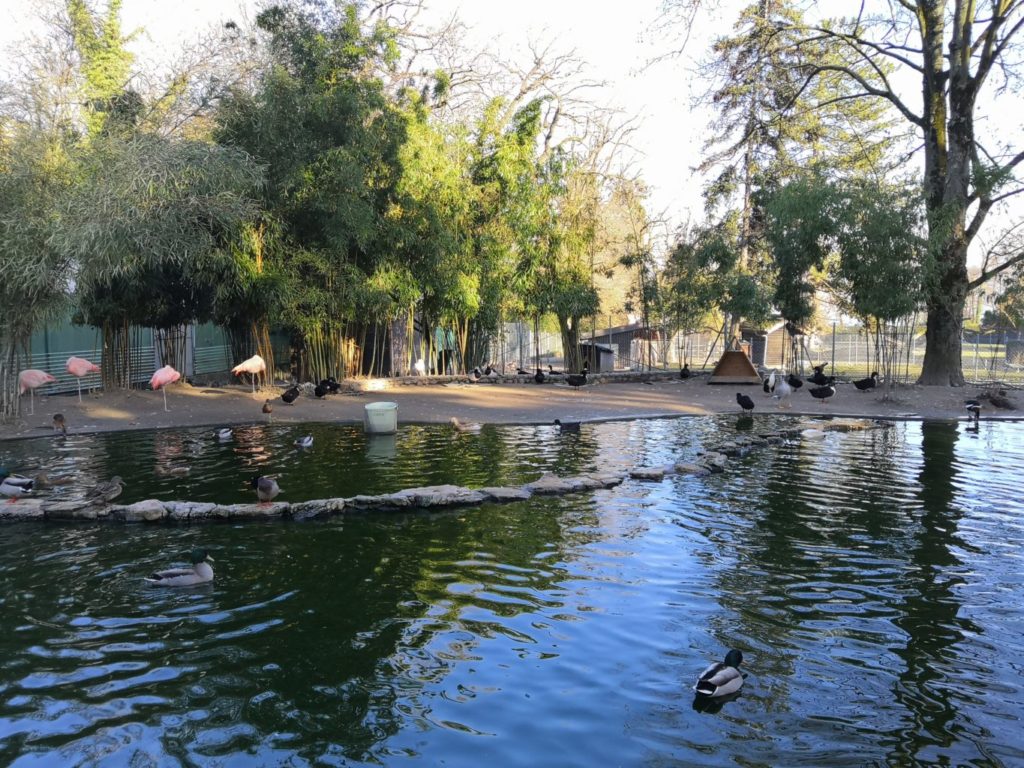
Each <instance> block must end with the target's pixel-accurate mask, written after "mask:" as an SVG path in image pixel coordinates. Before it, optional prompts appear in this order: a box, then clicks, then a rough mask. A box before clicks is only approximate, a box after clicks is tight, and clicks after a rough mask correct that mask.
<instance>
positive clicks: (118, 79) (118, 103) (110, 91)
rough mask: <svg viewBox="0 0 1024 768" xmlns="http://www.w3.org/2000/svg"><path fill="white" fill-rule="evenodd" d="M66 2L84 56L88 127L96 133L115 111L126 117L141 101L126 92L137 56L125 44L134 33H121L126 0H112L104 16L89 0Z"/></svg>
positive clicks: (78, 47) (82, 57) (83, 71)
mask: <svg viewBox="0 0 1024 768" xmlns="http://www.w3.org/2000/svg"><path fill="white" fill-rule="evenodd" d="M66 2H67V12H68V19H69V21H70V23H71V34H72V37H73V39H74V42H75V48H76V50H77V51H78V54H79V56H80V57H81V72H82V77H83V80H84V84H83V87H82V91H83V93H82V95H83V97H84V101H85V105H86V118H85V119H86V125H87V131H88V134H89V135H90V136H96V135H98V134H99V133H100V132H101V131H103V129H104V127H105V125H106V123H107V120H108V117H109V116H110V115H111V114H112V113H113V114H117V115H119V116H120V117H121V118H122V120H123V119H124V118H126V117H128V116H129V115H131V114H132V112H133V110H134V107H137V105H138V103H137V102H134V103H133V101H134V98H137V97H134V98H133V96H126V95H125V94H126V92H127V91H128V81H129V79H130V77H131V67H132V64H133V62H134V59H135V57H134V56H133V55H132V54H131V52H129V51H128V50H127V49H126V48H125V45H126V44H127V43H129V42H131V36H129V37H124V36H122V34H121V2H122V0H109V3H108V5H107V11H106V14H105V15H102V16H101V15H100V14H99V13H98V12H95V11H93V10H92V8H90V7H89V3H88V0H66ZM136 114H137V113H136Z"/></svg>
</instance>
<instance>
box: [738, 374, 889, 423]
mask: <svg viewBox="0 0 1024 768" xmlns="http://www.w3.org/2000/svg"><path fill="white" fill-rule="evenodd" d="M828 366H829V363H821V364H820V365H815V366H813V370H814V372H813V373H812V374H811V375H810V376H808V377H807V381H806V382H805V381H804V380H803V379H801V378H800V377H799V376H797V375H796V374H795V373H789V374H787V373H785V372H783V373H777V372H776V371H774V370H772V371H771V373H769V374H768V375H767V376H765V377H764V378H763V379H762V381H761V388H762V389H763V390H764V393H765V395H768V396H769V397H774V398H776V399H777V400H778V401H779V407H780V408H782V407H783V406H785V407H787V408H788V407H792V401H791V400H790V398H791V397H792V396H793V393H795V392H798V391H800V390H801V389H802V388H803V386H804V384H805V383H806V384H808V385H812V384H813V385H814V386H808V387H807V393H808V394H809V395H810V396H811V397H813V398H814V399H815V400H819V401H821V403H822V404H824V403H826V402H828V400H829V398H832V397H835V396H836V391H837V390H836V385H837V384H842V383H843V382H840V381H838V380H837V379H836V377H835V376H826V375H825V368H827V367H828ZM852 384H853V386H854V387H856V388H857V390H858V391H859V392H870V391H871V390H873V389H874V388H875V387H877V386H878V371H873V372H872V373H871V375H870V376H868V377H867V378H865V379H858V380H857V381H854V382H852ZM736 403H737V404H738V405H739V406H740V408H742V409H743V411H744V412H745V413H750V412H752V411H753V410H754V400H753V398H752V397H750V395H745V394H743V393H742V392H737V393H736Z"/></svg>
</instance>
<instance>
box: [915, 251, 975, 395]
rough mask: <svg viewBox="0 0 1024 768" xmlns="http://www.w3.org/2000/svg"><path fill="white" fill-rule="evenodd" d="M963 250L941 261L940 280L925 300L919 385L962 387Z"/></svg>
mask: <svg viewBox="0 0 1024 768" xmlns="http://www.w3.org/2000/svg"><path fill="white" fill-rule="evenodd" d="M966 251H967V246H966V244H963V245H961V246H959V247H957V246H954V247H952V248H950V249H949V252H948V253H946V254H944V255H943V257H942V263H941V265H940V267H939V268H940V270H941V273H940V277H939V279H938V280H937V281H936V282H935V287H934V288H933V289H932V291H931V295H930V296H929V297H928V326H927V335H926V344H925V352H924V365H923V366H922V368H921V378H920V379H919V381H920V383H921V384H933V385H939V386H950V385H952V386H962V385H963V383H964V374H963V367H962V365H961V350H960V342H961V332H962V330H963V313H964V302H965V301H966V298H967V266H966V265H967V257H966Z"/></svg>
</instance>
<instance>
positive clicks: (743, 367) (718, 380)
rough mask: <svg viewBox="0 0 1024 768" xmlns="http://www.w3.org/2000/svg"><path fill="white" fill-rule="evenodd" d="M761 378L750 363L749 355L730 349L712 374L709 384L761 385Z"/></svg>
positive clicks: (723, 355)
mask: <svg viewBox="0 0 1024 768" xmlns="http://www.w3.org/2000/svg"><path fill="white" fill-rule="evenodd" d="M760 383H761V377H760V376H759V375H758V374H757V369H756V368H755V367H754V364H753V363H752V362H750V358H749V357H747V353H746V352H744V351H742V350H739V349H728V350H726V351H725V352H723V353H722V358H721V359H720V360H719V361H718V365H716V366H715V370H714V371H712V372H711V378H710V379H708V384H760Z"/></svg>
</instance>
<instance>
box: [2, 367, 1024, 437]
mask: <svg viewBox="0 0 1024 768" xmlns="http://www.w3.org/2000/svg"><path fill="white" fill-rule="evenodd" d="M374 385H379V386H381V387H384V388H383V389H380V390H377V391H365V392H361V393H358V394H355V393H346V394H337V395H330V396H328V397H327V398H325V399H323V400H317V399H315V398H314V397H312V396H311V395H306V394H303V395H302V396H300V397H299V399H298V400H296V401H295V403H294V404H293V405H286V404H285V403H284V402H282V401H281V399H280V393H281V391H283V390H280V389H279V390H265V391H262V392H256V393H255V394H252V393H251V392H250V390H249V389H248V388H245V387H242V386H229V387H217V388H214V387H205V388H204V387H192V386H189V385H187V384H183V385H173V386H171V387H170V388H169V389H168V395H167V403H168V408H169V411H164V405H163V397H162V395H161V393H159V392H152V391H144V390H132V391H127V392H114V393H105V392H94V393H90V394H85V395H83V396H82V403H81V404H79V402H78V397H77V395H73V394H72V395H60V396H53V397H48V398H46V397H37V398H36V399H35V415H33V416H29V415H23V416H22V417H21V418H20V419H19V420H17V421H14V422H11V423H8V424H3V425H0V440H3V439H14V438H21V437H32V436H39V435H43V434H46V433H48V432H51V431H52V417H53V414H55V413H61V414H63V415H64V417H65V421H66V423H67V426H68V431H69V432H72V433H76V432H77V433H81V432H107V431H114V430H126V429H155V428H162V427H181V426H203V425H231V424H244V423H250V422H255V421H265V420H266V419H267V416H265V415H264V414H263V413H262V411H261V408H262V406H263V402H264V400H265V399H267V398H273V400H272V405H273V414H272V418H273V420H274V422H279V423H298V422H309V421H317V422H361V421H362V419H363V413H364V406H365V405H366V404H367V403H372V402H381V401H387V402H394V403H397V404H398V419H399V423H402V422H406V423H436V422H445V421H448V420H449V419H450V418H451V417H452V416H457V417H458V418H459V419H460V420H463V421H475V422H483V423H491V424H545V423H550V422H551V421H552V420H553V419H555V418H558V419H561V420H562V421H601V420H608V419H636V418H650V417H656V416H698V415H707V414H714V413H733V412H735V413H738V412H739V411H740V409H739V406H738V405H737V404H736V393H737V392H744V393H746V394H749V395H750V396H751V397H752V398H753V400H754V404H755V410H754V413H755V414H757V413H792V414H804V415H811V416H821V415H831V416H856V417H876V418H891V419H965V418H966V411H965V410H964V402H963V401H964V399H966V398H971V397H975V396H977V395H978V394H979V390H978V389H977V388H973V387H965V388H962V389H954V388H948V387H920V386H908V387H901V388H900V389H899V390H898V391H897V393H896V400H895V401H885V400H883V398H882V395H881V393H880V392H859V391H857V390H856V389H855V388H854V387H853V386H852V385H850V384H846V385H840V386H839V391H838V393H837V394H836V396H835V397H834V398H833V399H831V400H829V401H828V402H827V403H820V402H819V401H817V400H814V399H813V398H812V397H811V396H810V395H809V394H807V392H806V391H798V392H797V393H795V394H794V395H793V397H792V398H791V403H789V406H790V407H788V408H787V407H783V404H780V403H779V402H778V401H777V400H775V399H773V398H771V397H768V396H766V395H765V394H764V393H763V392H762V391H761V389H760V388H759V387H756V386H737V385H709V384H708V383H707V379H706V378H695V379H689V380H687V381H680V380H678V379H674V380H668V381H657V382H653V383H651V384H645V383H642V382H631V383H596V384H589V385H587V386H586V387H583V388H582V389H580V390H575V389H572V388H570V387H568V386H566V385H565V384H543V385H536V384H532V383H531V384H516V383H496V384H492V383H476V384H474V383H448V384H435V385H430V386H422V385H421V386H390V387H388V386H387V385H388V382H387V381H386V380H380V381H378V382H366V383H364V386H370V387H372V386H374ZM1017 394H1018V393H1014V392H1011V393H1009V397H1010V399H1011V400H1015V396H1016V395H1017ZM1016 400H1017V401H1021V398H1019V397H1017V398H1016ZM1022 403H1024V401H1021V402H1017V403H1016V404H1017V405H1021V404H1022ZM23 408H24V410H27V409H28V402H27V398H26V402H25V403H24V405H23ZM1020 416H1021V414H1020V413H1019V412H1018V411H1016V410H999V409H995V408H992V407H986V408H985V410H983V411H982V415H981V418H982V419H983V420H984V419H992V418H1020Z"/></svg>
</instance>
